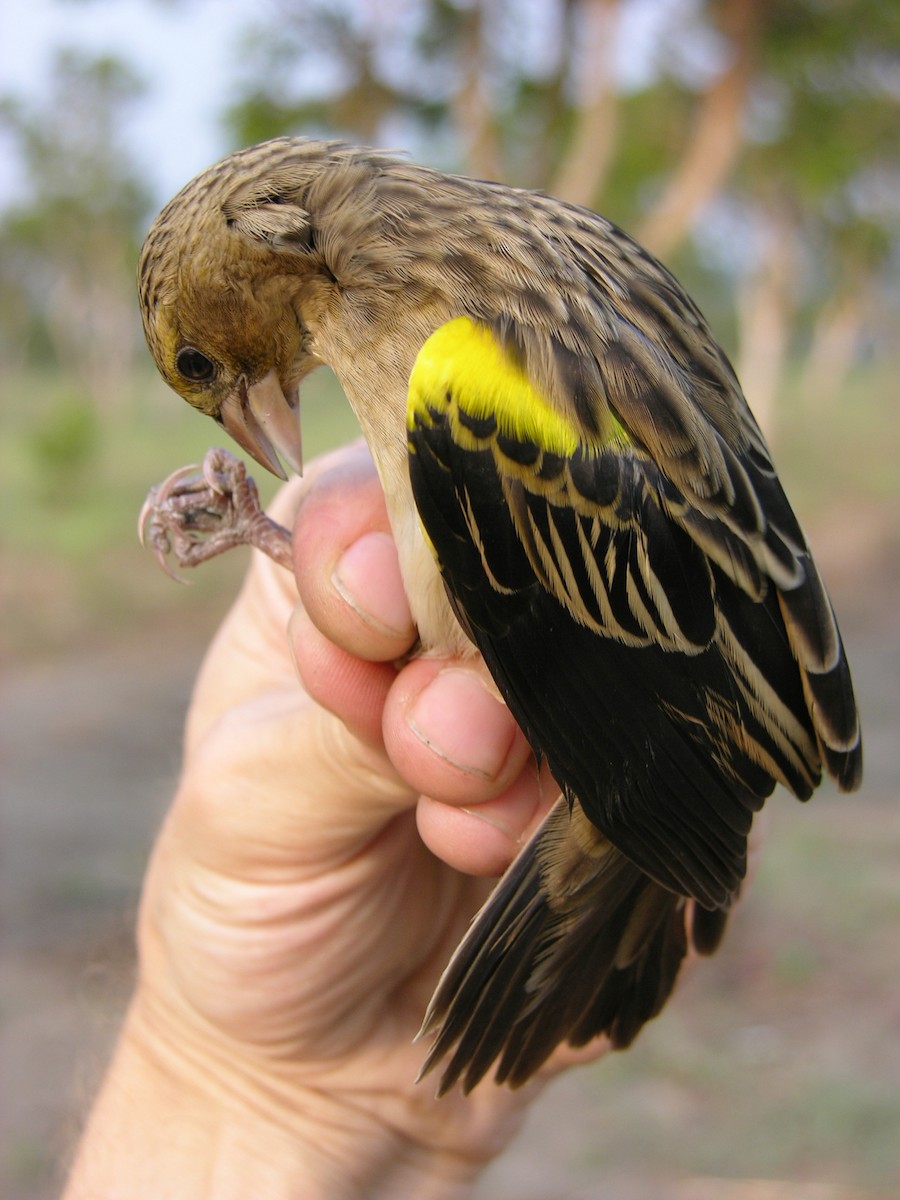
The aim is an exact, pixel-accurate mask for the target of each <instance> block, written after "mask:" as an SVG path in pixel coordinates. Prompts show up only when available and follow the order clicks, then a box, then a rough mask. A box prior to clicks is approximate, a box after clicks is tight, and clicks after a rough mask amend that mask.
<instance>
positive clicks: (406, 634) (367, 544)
mask: <svg viewBox="0 0 900 1200" xmlns="http://www.w3.org/2000/svg"><path fill="white" fill-rule="evenodd" d="M331 582H332V584H333V585H334V587H335V589H336V590H337V592H338V593H339V594H340V595H341V596H342V597H343V599H344V600H345V601H346V602H347V603H348V604H349V605H350V607H351V608H352V609H353V610H354V612H356V613H357V614H358V615H359V616H360V617H361V618H362V620H363V621H365V622H366V624H367V625H370V626H371V627H372V628H373V629H377V630H378V632H379V633H384V634H387V635H388V636H390V637H397V638H403V639H405V640H407V641H410V640H411V639H412V637H413V635H414V632H415V631H414V629H413V623H412V617H411V616H410V612H409V603H408V601H407V599H406V595H405V593H404V591H403V584H402V582H401V579H400V565H399V562H398V559H397V548H396V546H395V545H394V541H393V538H391V537H390V536H389V535H388V534H386V533H367V534H364V535H363V536H362V537H361V538H359V539H358V540H357V541H355V542H354V543H353V545H352V546H350V547H349V548H348V549H347V550H345V551H344V553H343V554H342V555H341V557H340V559H339V560H338V564H337V566H336V567H335V569H334V572H333V574H332V576H331Z"/></svg>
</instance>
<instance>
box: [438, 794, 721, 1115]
mask: <svg viewBox="0 0 900 1200" xmlns="http://www.w3.org/2000/svg"><path fill="white" fill-rule="evenodd" d="M686 905H687V901H685V899H684V898H683V897H681V896H678V895H675V894H674V893H672V892H670V891H668V890H667V889H665V888H663V887H661V886H660V885H659V884H657V883H655V882H654V881H653V880H652V879H650V878H649V876H647V875H645V874H644V873H643V871H641V870H639V869H638V868H637V867H636V866H634V864H633V863H631V862H630V861H629V860H628V859H627V858H625V856H624V855H623V854H621V853H620V852H619V851H618V850H617V849H616V848H615V847H614V846H613V845H612V844H611V843H610V842H609V841H608V840H607V839H606V838H605V837H604V836H603V834H601V833H600V831H599V830H597V829H596V828H595V827H594V825H593V824H591V822H590V821H588V819H587V818H586V817H585V816H584V814H583V813H582V811H581V809H580V807H579V806H578V804H577V803H576V804H575V805H574V807H573V808H572V811H571V813H570V811H569V806H568V804H567V803H566V801H565V800H563V799H562V798H561V799H560V800H558V801H557V803H556V804H555V806H554V807H553V809H551V811H550V813H549V814H548V816H547V818H546V819H545V821H544V822H543V824H542V825H541V827H540V829H539V830H538V831H537V833H536V834H535V836H534V837H533V838H532V839H531V841H530V842H529V843H528V845H527V846H526V847H525V848H524V849H523V850H522V852H521V853H520V854H519V856H518V858H517V859H516V860H515V862H514V863H513V864H512V866H511V867H510V868H509V870H508V871H507V872H506V874H505V875H504V876H503V878H502V879H501V880H500V882H499V883H498V885H497V887H496V888H495V889H494V891H493V892H492V894H491V896H490V897H489V899H488V900H487V902H486V904H485V905H484V907H483V908H482V909H481V911H480V912H479V913H478V915H477V916H476V917H475V919H474V921H473V922H472V924H471V926H470V927H469V931H468V933H467V934H466V936H465V938H464V939H463V941H462V942H461V943H460V945H459V947H458V949H457V950H456V952H455V954H454V955H453V958H452V959H451V960H450V963H449V964H448V966H447V968H446V970H445V971H444V974H443V975H442V977H441V979H440V982H439V983H438V986H437V989H436V991H435V994H434V996H433V998H432V1000H431V1003H430V1004H429V1006H428V1011H427V1012H426V1014H425V1020H424V1022H423V1025H422V1030H421V1033H420V1036H424V1035H427V1034H434V1042H433V1043H432V1045H431V1047H430V1049H429V1051H428V1056H427V1058H426V1060H425V1063H424V1065H423V1067H422V1071H421V1075H425V1074H427V1072H429V1071H430V1070H432V1068H433V1067H434V1066H435V1065H436V1064H437V1063H438V1062H439V1061H440V1060H442V1059H443V1058H444V1057H445V1056H447V1055H448V1054H449V1055H450V1057H449V1061H448V1062H447V1065H446V1067H445V1069H444V1073H443V1075H442V1077H441V1082H440V1088H439V1094H440V1095H442V1094H443V1093H444V1092H446V1091H448V1090H449V1089H450V1088H451V1087H453V1085H454V1084H455V1083H457V1082H461V1086H462V1088H463V1091H465V1092H468V1091H469V1090H470V1089H471V1088H473V1087H474V1086H475V1085H476V1084H477V1083H478V1081H479V1080H480V1079H482V1078H483V1076H484V1075H485V1074H486V1073H487V1072H488V1070H489V1069H490V1067H491V1064H492V1063H494V1062H495V1060H499V1061H498V1063H497V1069H496V1073H495V1079H496V1082H498V1083H507V1084H509V1086H510V1087H518V1086H520V1085H521V1084H523V1083H525V1081H526V1080H527V1079H529V1078H530V1077H531V1076H532V1075H533V1074H534V1072H535V1071H537V1069H538V1068H539V1067H540V1066H541V1064H542V1063H543V1062H544V1061H545V1060H546V1059H547V1058H548V1057H549V1056H550V1055H551V1054H552V1052H553V1051H554V1050H555V1049H556V1047H557V1046H558V1045H560V1044H561V1043H562V1042H568V1043H569V1044H570V1045H572V1046H583V1045H585V1044H586V1043H587V1042H589V1041H591V1039H593V1038H595V1037H597V1036H598V1035H600V1034H605V1035H607V1037H608V1038H609V1039H610V1042H611V1044H612V1046H613V1047H615V1048H621V1047H625V1046H627V1045H629V1043H630V1042H631V1041H632V1040H633V1039H634V1038H635V1037H636V1036H637V1034H638V1032H639V1031H640V1029H641V1027H642V1025H643V1024H644V1023H645V1022H646V1021H649V1020H650V1018H651V1017H654V1016H656V1014H657V1013H658V1012H659V1011H660V1009H661V1008H662V1007H663V1005H664V1004H665V1002H666V1000H667V999H668V997H669V994H670V993H671V991H672V988H673V987H674V984H675V979H676V977H677V975H678V970H679V967H680V966H681V962H682V960H683V959H684V957H685V954H686V953H687V949H688V944H689V934H688V929H687V926H686V921H685V907H686ZM726 919H727V913H726V912H725V911H723V910H717V911H716V912H709V911H707V910H705V909H702V908H700V907H699V906H696V905H694V906H693V914H692V917H691V924H690V943H691V944H692V945H693V946H694V948H695V949H696V950H698V951H699V952H700V953H703V954H710V953H712V951H713V950H715V948H716V946H717V945H718V943H719V940H720V938H721V935H722V932H723V929H724V926H725V921H726ZM451 1052H452V1053H451ZM420 1077H421V1076H420Z"/></svg>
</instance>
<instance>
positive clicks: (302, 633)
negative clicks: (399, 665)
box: [288, 605, 397, 748]
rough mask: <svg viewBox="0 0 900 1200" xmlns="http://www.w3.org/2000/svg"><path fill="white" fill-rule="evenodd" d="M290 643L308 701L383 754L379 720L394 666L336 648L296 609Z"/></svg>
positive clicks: (305, 613)
mask: <svg viewBox="0 0 900 1200" xmlns="http://www.w3.org/2000/svg"><path fill="white" fill-rule="evenodd" d="M288 643H289V646H290V650H291V654H292V656H293V659H294V663H295V665H296V669H297V673H298V675H299V676H300V680H301V682H302V683H303V686H304V688H305V690H306V692H307V694H308V695H309V696H311V697H312V699H313V700H315V701H316V703H317V704H319V705H321V707H322V708H324V709H327V711H328V712H329V713H332V714H334V716H336V717H337V718H339V719H340V720H341V721H342V722H343V724H344V725H345V726H346V728H347V730H348V731H349V732H350V733H352V734H353V735H354V736H356V737H358V738H359V739H360V740H362V741H363V742H365V743H366V744H367V745H369V746H374V747H378V748H380V747H381V745H382V736H381V714H382V710H383V709H384V705H385V701H386V700H387V696H388V693H389V692H390V689H391V686H392V684H393V683H394V680H395V679H396V677H397V672H396V670H395V669H394V667H393V666H392V665H391V664H390V663H381V662H369V661H367V660H366V659H364V658H359V657H357V656H356V655H355V654H349V653H348V652H347V651H346V650H343V649H341V647H340V646H336V645H335V644H334V642H332V641H329V639H328V638H327V637H326V636H325V635H324V634H323V633H321V632H320V630H319V629H317V628H316V626H315V625H314V624H313V622H312V620H311V619H310V617H309V614H308V613H307V612H306V610H305V609H304V608H303V607H302V605H298V606H297V608H296V609H295V610H294V612H293V614H292V616H291V619H290V621H289V623H288Z"/></svg>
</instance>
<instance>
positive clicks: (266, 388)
mask: <svg viewBox="0 0 900 1200" xmlns="http://www.w3.org/2000/svg"><path fill="white" fill-rule="evenodd" d="M299 408H300V398H299V385H297V384H295V385H294V386H293V387H292V388H289V389H288V390H287V392H285V390H284V389H283V388H282V386H281V381H280V380H279V378H278V374H277V372H276V371H274V370H272V371H270V372H269V373H268V375H265V376H263V378H262V379H260V380H258V381H257V382H256V383H254V384H251V385H250V387H248V386H247V381H246V380H245V379H241V381H240V383H239V384H238V386H237V387H236V388H235V390H234V391H233V392H232V393H231V395H230V396H229V397H228V398H227V399H226V400H225V401H224V403H223V404H222V409H221V412H220V414H219V419H220V420H221V422H222V425H223V426H224V427H225V431H226V433H228V434H229V435H230V436H231V437H233V438H234V440H235V441H236V442H237V444H238V445H239V446H240V447H241V449H242V450H246V451H247V453H248V454H250V455H252V456H253V457H254V458H255V459H256V461H257V462H258V463H259V464H260V465H261V466H263V467H265V468H266V470H267V471H271V472H272V474H273V475H277V476H278V477H279V478H280V479H287V474H286V473H285V470H284V467H283V466H282V465H281V462H280V461H279V455H280V456H281V458H282V459H284V461H285V462H286V463H287V465H288V466H289V467H290V468H291V469H292V470H294V471H296V472H297V474H298V475H300V474H302V472H303V446H302V444H301V441H300V415H299Z"/></svg>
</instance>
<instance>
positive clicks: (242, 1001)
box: [67, 445, 604, 1200]
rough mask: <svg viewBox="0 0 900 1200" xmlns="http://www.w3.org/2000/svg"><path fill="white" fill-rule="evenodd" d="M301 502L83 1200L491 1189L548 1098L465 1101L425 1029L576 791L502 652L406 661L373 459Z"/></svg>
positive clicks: (353, 463)
mask: <svg viewBox="0 0 900 1200" xmlns="http://www.w3.org/2000/svg"><path fill="white" fill-rule="evenodd" d="M294 509H296V510H297V517H296V522H295V526H294V539H293V544H294V551H295V574H296V580H295V579H292V578H291V577H290V575H289V574H288V573H287V572H286V571H283V570H281V569H280V568H278V567H277V566H275V565H274V564H273V563H272V562H271V561H269V560H267V559H264V558H263V557H262V556H261V555H258V554H255V555H254V558H253V563H252V566H251V568H250V571H249V574H248V577H247V580H246V582H245V585H244V587H243V590H242V592H241V594H240V596H239V598H238V600H237V601H236V603H235V605H234V607H233V609H232V610H231V612H230V614H229V615H228V617H227V618H226V620H225V622H224V624H223V626H222V627H221V629H220V631H219V633H218V634H217V636H216V638H215V640H214V642H213V644H212V647H211V648H210V651H209V653H208V655H207V658H206V661H205V664H204V666H203V668H202V670H201V673H200V676H199V678H198V681H197V684H196V688H195V692H194V695H193V699H192V702H191V706H190V711H189V715H188V719H187V728H186V737H185V753H184V765H183V771H182V776H181V780H180V785H179V787H178V791H177V795H176V799H175V802H174V805H173V807H172V809H171V811H170V813H169V814H168V817H167V819H166V821H165V823H164V826H163V829H162V831H161V833H160V836H159V839H158V842H157V845H156V847H155V850H154V852H153V855H152V859H151V863H150V868H149V871H148V874H147V878H146V882H145V888H144V894H143V900H142V905H141V910H140V917H139V928H138V945H139V977H138V985H137V989H136V993H135V997H134V999H133V1002H132V1005H131V1008H130V1011H129V1014H128V1017H127V1019H126V1023H125V1028H124V1031H123V1033H122V1036H121V1039H120V1044H119V1048H118V1050H117V1053H116V1057H115V1059H114V1061H113V1065H112V1067H111V1068H110V1072H109V1075H108V1077H107V1080H106V1083H105V1085H104V1087H103V1089H102V1091H101V1094H100V1097H99V1099H98V1101H97V1105H96V1107H95V1110H94V1113H93V1116H92V1118H91V1121H90V1123H89V1125H88V1129H87V1132H86V1134H85V1137H84V1140H83V1142H82V1146H81V1148H80V1151H79V1154H78V1157H77V1159H76V1164H75V1167H74V1169H73V1172H72V1175H71V1177H70V1183H69V1190H68V1192H67V1197H68V1198H69V1200H73V1198H75V1197H77V1198H78V1200H81V1197H87V1196H95V1195H100V1196H106V1195H110V1196H111V1195H118V1194H125V1193H123V1192H121V1191H119V1190H117V1184H118V1185H119V1186H121V1185H122V1184H123V1182H124V1181H127V1186H126V1191H127V1194H128V1195H130V1196H143V1195H145V1194H146V1195H159V1194H165V1195H167V1196H171V1197H177V1198H179V1200H180V1198H181V1197H184V1198H185V1200H187V1198H188V1197H193V1196H200V1195H203V1196H214V1197H216V1198H217V1200H218V1198H219V1197H231V1196H235V1197H237V1196H243V1195H247V1194H253V1195H266V1196H272V1197H281V1196H295V1195H297V1194H303V1195H304V1196H309V1197H316V1196H319V1195H321V1196H323V1197H324V1196H328V1197H344V1196H346V1197H353V1196H362V1195H365V1196H367V1197H374V1196H395V1195H396V1196H400V1195H402V1196H404V1197H416V1198H426V1197H427V1198H429V1200H430V1198H431V1197H444V1196H457V1195H463V1194H465V1192H466V1190H467V1188H468V1185H469V1183H470V1182H471V1180H472V1179H473V1178H474V1177H475V1176H476V1175H477V1173H478V1171H479V1170H480V1168H481V1167H482V1166H483V1165H484V1164H485V1163H486V1162H487V1161H489V1160H490V1159H491V1158H493V1157H494V1156H495V1155H496V1154H498V1153H499V1152H500V1150H502V1148H503V1147H504V1145H505V1144H506V1143H507V1141H508V1140H509V1138H510V1137H511V1136H512V1134H513V1133H514V1132H515V1129H516V1128H517V1127H518V1124H519V1122H520V1119H521V1117H522V1115H523V1113H524V1110H525V1108H526V1107H527V1105H528V1103H529V1102H530V1101H531V1100H532V1099H533V1098H534V1096H535V1095H536V1093H537V1091H538V1090H539V1089H540V1086H541V1084H540V1081H539V1080H538V1081H536V1082H534V1083H530V1084H528V1085H527V1086H526V1087H524V1088H522V1089H520V1090H519V1091H514V1092H511V1091H509V1090H508V1089H506V1088H499V1087H496V1086H494V1085H493V1084H492V1083H490V1082H489V1081H486V1082H485V1083H484V1084H482V1085H481V1086H480V1087H478V1088H477V1089H476V1090H475V1092H474V1093H473V1094H472V1095H471V1096H469V1097H463V1096H462V1095H461V1094H460V1093H459V1092H458V1091H454V1092H452V1093H450V1094H448V1095H447V1096H445V1097H444V1098H443V1099H441V1100H439V1101H438V1100H437V1099H435V1097H434V1085H433V1083H432V1082H431V1080H430V1079H428V1080H425V1081H424V1082H423V1083H420V1084H416V1083H415V1082H414V1081H415V1079H416V1075H417V1072H418V1069H419V1067H420V1066H421V1062H422V1058H423V1055H424V1047H423V1045H422V1044H418V1045H416V1044H414V1043H413V1038H414V1036H415V1034H416V1031H417V1029H418V1026H419V1024H420V1022H421V1019H422V1014H423V1011H424V1008H425V1005H426V1003H427V1001H428V998H429V996H430V994H431V992H432V990H433V988H434V985H435V981H436V979H437V977H438V975H439V973H440V970H441V969H442V967H443V966H444V965H445V964H446V962H447V960H448V958H449V956H450V953H451V951H452V950H453V948H454V946H455V945H456V944H457V942H458V941H459V938H460V936H461V935H462V933H463V931H464V929H465V926H466V924H467V922H468V921H469V919H470V918H471V916H472V914H473V912H474V911H475V910H476V908H477V907H478V905H479V903H480V902H481V901H482V900H483V899H484V897H485V895H486V894H487V891H488V888H489V884H488V881H487V880H486V879H485V878H484V877H485V876H488V875H494V874H497V873H499V872H501V871H502V870H503V869H505V867H506V866H507V865H508V864H509V862H510V861H511V859H512V857H513V856H514V854H515V853H516V851H517V849H518V847H519V845H520V844H521V843H522V842H523V841H524V839H526V838H527V837H528V836H529V835H530V833H531V832H532V831H533V830H534V828H535V826H536V824H537V823H538V822H539V820H540V819H541V818H542V816H543V815H544V814H545V813H546V811H547V810H548V808H549V806H550V805H551V803H552V802H553V800H554V799H555V798H556V796H557V794H558V793H557V790H556V788H555V786H554V785H553V783H552V781H551V780H550V779H549V778H548V777H542V776H541V775H539V774H538V772H537V770H536V767H535V763H534V759H533V757H532V755H531V751H530V749H529V746H528V744H527V742H526V741H525V739H524V737H523V736H522V734H521V733H520V732H519V730H518V728H517V727H516V725H515V723H514V721H513V719H512V717H511V716H510V714H509V712H508V711H507V709H506V707H505V706H504V705H503V704H502V702H501V701H500V700H499V699H498V698H497V696H496V692H495V690H494V688H493V685H492V684H491V682H490V680H489V677H488V675H487V673H486V671H485V670H484V668H483V666H482V664H481V663H480V660H479V659H475V658H473V659H467V660H465V661H453V660H441V659H436V658H428V657H414V658H412V659H411V660H410V661H406V660H405V659H404V658H403V656H404V655H405V654H406V652H407V651H408V650H409V648H410V646H411V645H412V644H413V641H414V636H415V631H414V629H413V625H412V621H411V617H410V615H409V609H408V606H407V603H406V599H405V597H404V594H403V589H402V584H401V581H400V575H399V570H398V566H397V556H396V551H395V548H394V544H393V541H392V539H391V536H390V533H389V525H388V519H387V515H386V511H385V509H384V502H383V499H382V494H381V489H380V487H379V485H378V481H377V477H376V475H375V473H374V469H373V467H372V464H371V460H370V458H369V456H368V451H367V450H366V449H365V447H364V446H362V445H357V446H354V447H351V448H349V449H347V450H344V451H341V452H338V453H336V454H334V455H331V456H329V457H328V458H326V459H323V460H320V461H319V462H318V463H316V464H314V465H313V466H312V467H311V468H310V469H309V471H308V473H307V475H306V478H305V479H304V480H303V481H302V482H301V481H299V480H297V481H294V483H292V484H290V485H288V487H287V488H285V489H284V490H283V492H282V493H281V495H280V496H279V498H278V501H277V504H276V508H275V510H273V512H274V515H275V516H277V517H278V519H280V520H281V521H283V522H285V523H287V524H290V518H291V513H292V510H294ZM298 589H299V599H298ZM404 664H405V665H404ZM298 675H299V681H298ZM603 1049H604V1043H603V1042H602V1040H601V1041H598V1042H596V1043H593V1044H592V1045H591V1046H589V1047H587V1048H586V1049H585V1050H582V1051H579V1052H577V1053H576V1052H575V1051H569V1050H560V1051H557V1053H556V1054H555V1055H554V1057H553V1059H552V1060H551V1062H550V1063H548V1064H547V1066H546V1067H545V1068H544V1070H543V1071H542V1077H544V1078H546V1076H548V1075H549V1074H552V1073H554V1072H555V1071H557V1070H559V1069H560V1068H561V1067H562V1066H564V1065H566V1064H568V1063H571V1062H574V1061H585V1059H587V1058H591V1057H595V1056H597V1055H598V1054H600V1053H602V1051H603ZM129 1105H130V1106H131V1107H132V1108H133V1109H134V1108H136V1109H137V1111H135V1112H131V1113H130V1114H129V1111H128V1110H129ZM145 1172H146V1173H147V1180H146V1182H144V1181H143V1178H142V1177H143V1174H144V1173H145ZM144 1188H146V1190H144ZM248 1188H249V1189H250V1190H249V1191H247V1190H246V1189H248ZM242 1189H243V1190H242ZM298 1189H300V1190H298Z"/></svg>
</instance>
